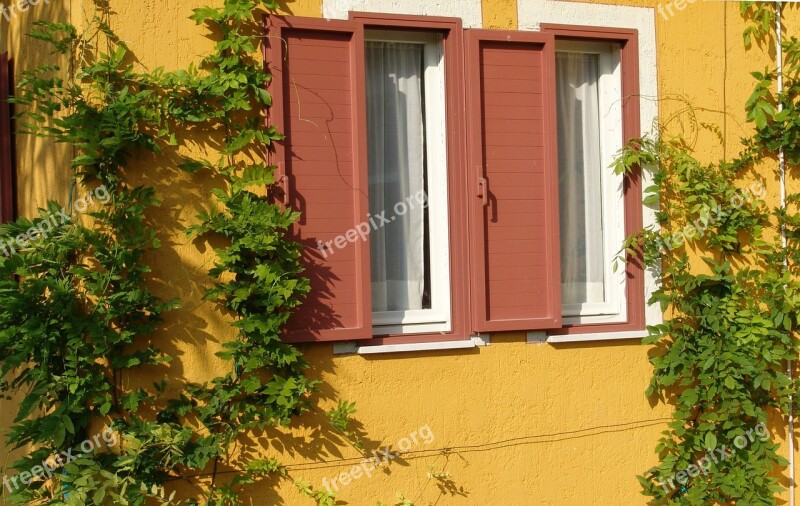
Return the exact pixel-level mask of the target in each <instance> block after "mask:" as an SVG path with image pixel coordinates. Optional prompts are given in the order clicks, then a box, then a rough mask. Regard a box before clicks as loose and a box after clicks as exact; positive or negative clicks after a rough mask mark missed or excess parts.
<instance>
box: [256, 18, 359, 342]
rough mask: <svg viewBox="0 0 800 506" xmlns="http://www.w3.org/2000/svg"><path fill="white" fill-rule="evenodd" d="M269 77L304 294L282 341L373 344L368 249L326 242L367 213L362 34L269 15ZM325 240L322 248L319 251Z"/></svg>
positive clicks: (276, 153)
mask: <svg viewBox="0 0 800 506" xmlns="http://www.w3.org/2000/svg"><path fill="white" fill-rule="evenodd" d="M267 22H268V30H269V37H268V38H267V40H268V49H267V59H268V64H269V69H270V71H271V72H272V74H273V79H272V83H271V86H270V91H271V92H272V94H273V107H272V108H271V110H270V111H269V121H270V123H272V124H274V125H276V126H277V127H278V128H279V130H280V131H281V132H283V133H284V134H285V135H286V138H285V139H284V140H283V141H281V142H278V143H275V145H274V146H273V153H272V158H273V163H276V164H278V166H279V168H280V169H281V170H279V173H278V174H277V178H281V177H286V178H287V179H288V185H286V186H287V187H288V189H289V199H288V200H289V205H290V206H291V207H293V208H295V209H297V210H299V211H301V213H302V216H301V218H300V220H299V222H298V224H296V225H295V227H294V229H293V237H294V239H296V240H298V241H299V242H300V243H302V244H303V246H305V251H304V255H303V261H304V265H305V269H306V270H305V271H304V272H303V275H305V276H307V277H308V278H309V279H310V281H311V293H310V294H309V295H308V298H307V299H306V301H305V302H304V304H303V305H302V306H301V307H300V308H299V310H298V311H297V312H296V313H295V314H294V315H292V318H291V320H290V321H289V324H288V325H287V330H286V340H287V341H288V342H310V341H338V340H350V339H368V338H371V337H372V318H371V309H370V308H371V304H370V284H369V279H370V275H369V243H368V241H362V240H361V239H360V238H359V239H358V240H357V241H356V242H354V243H347V245H346V246H345V247H344V248H342V249H338V248H336V246H334V245H333V241H334V240H335V238H336V237H337V236H339V235H344V234H345V233H346V232H347V231H348V230H350V229H354V228H355V227H356V225H358V224H359V223H361V222H363V221H365V220H366V218H367V214H368V209H369V208H368V202H367V195H368V191H367V188H368V187H367V171H366V165H365V163H366V142H365V141H366V131H365V130H364V128H365V127H364V124H365V121H363V120H361V118H364V117H365V94H364V91H363V84H362V83H363V51H364V49H363V48H364V43H363V30H362V29H360V28H359V27H358V26H357V25H356V24H355V23H351V22H347V21H324V20H315V19H307V18H281V17H277V16H270V17H269V18H268V21H267ZM329 241H330V243H331V248H332V251H331V249H325V250H324V251H321V250H320V249H319V248H318V245H319V244H320V243H321V244H325V243H327V242H329Z"/></svg>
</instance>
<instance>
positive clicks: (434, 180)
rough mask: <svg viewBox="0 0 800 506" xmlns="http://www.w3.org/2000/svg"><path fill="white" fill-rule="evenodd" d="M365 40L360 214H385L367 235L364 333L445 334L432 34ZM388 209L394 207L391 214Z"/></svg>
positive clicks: (437, 55)
mask: <svg viewBox="0 0 800 506" xmlns="http://www.w3.org/2000/svg"><path fill="white" fill-rule="evenodd" d="M366 39H367V40H366V59H365V69H366V90H367V132H368V133H367V153H368V166H369V176H368V179H369V210H370V214H371V215H373V216H375V215H381V214H383V213H386V214H391V213H394V214H392V216H391V218H390V223H388V224H385V225H384V226H382V227H380V228H378V229H376V230H373V231H372V234H371V236H370V248H371V251H370V261H371V264H370V266H371V282H372V322H373V326H374V331H375V334H376V335H381V334H404V333H420V332H430V331H437V332H438V331H441V332H447V331H449V330H450V328H449V325H450V322H449V320H450V281H449V279H450V276H449V261H448V257H449V253H448V251H449V247H448V224H447V150H446V128H447V125H446V121H445V117H446V112H445V100H444V95H445V90H444V86H445V83H444V60H443V57H444V55H443V51H442V36H441V35H440V34H437V33H428V32H398V31H381V30H370V31H367V32H366ZM423 200H424V203H422V204H421V205H419V203H420V202H422V201H423ZM404 202H405V203H408V204H409V205H407V206H406V205H401V204H399V203H404ZM414 203H417V204H418V205H413V204H414ZM396 206H400V207H399V210H400V211H404V212H403V213H402V214H400V213H396V212H395V209H396Z"/></svg>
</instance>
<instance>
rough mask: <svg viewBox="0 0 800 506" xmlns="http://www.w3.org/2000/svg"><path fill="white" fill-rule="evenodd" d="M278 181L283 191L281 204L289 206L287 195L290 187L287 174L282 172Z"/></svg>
mask: <svg viewBox="0 0 800 506" xmlns="http://www.w3.org/2000/svg"><path fill="white" fill-rule="evenodd" d="M278 183H279V184H280V185H281V191H282V192H283V205H284V206H285V207H289V202H290V201H291V199H290V197H289V188H290V181H289V176H288V175H287V174H284V175H283V176H281V179H280V180H279V181H278Z"/></svg>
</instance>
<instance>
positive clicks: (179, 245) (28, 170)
mask: <svg viewBox="0 0 800 506" xmlns="http://www.w3.org/2000/svg"><path fill="white" fill-rule="evenodd" d="M452 1H457V0H452ZM525 1H534V0H525ZM537 1H538V0H537ZM206 3H208V4H211V5H217V4H219V3H221V0H207V1H204V2H198V1H197V0H137V1H131V0H111V6H112V9H113V11H114V15H113V17H112V26H113V28H114V29H115V30H116V31H117V32H118V33H119V34H120V36H121V37H122V39H123V40H125V41H127V42H128V44H129V46H130V48H131V49H132V51H133V52H134V53H135V54H136V56H137V58H138V61H139V62H140V63H141V64H142V65H144V66H146V67H147V68H150V69H152V68H155V67H158V66H163V67H165V68H166V69H170V70H171V69H177V68H182V67H185V66H187V65H188V64H189V63H191V62H196V61H197V60H198V59H199V55H201V54H203V53H205V52H207V51H208V50H209V49H210V48H211V41H209V40H208V39H206V38H205V30H204V29H203V28H202V27H197V26H195V24H194V22H192V21H190V20H189V19H187V16H188V15H189V14H190V13H191V9H192V8H194V7H198V6H200V5H203V4H206ZM604 3H605V2H604ZM618 3H619V4H624V5H637V6H650V7H654V6H656V5H657V3H655V2H653V1H638V0H620V1H619V2H618ZM89 6H90V2H88V1H86V0H83V1H81V0H69V1H56V0H51V2H50V3H49V4H48V5H45V4H40V5H39V6H38V7H36V8H32V9H31V10H30V11H29V12H27V13H24V14H21V15H20V16H19V17H18V18H16V19H14V20H13V21H12V22H11V23H5V22H4V21H2V20H0V23H2V24H0V46H2V47H3V48H5V49H9V50H10V51H11V52H12V55H13V56H14V57H15V58H16V61H17V72H20V71H22V70H24V69H26V68H30V67H32V66H35V65H37V64H40V63H42V62H43V61H44V60H45V58H47V53H46V49H45V47H44V46H43V45H42V44H40V43H38V42H36V41H32V40H30V39H27V38H24V36H23V34H24V33H25V32H26V31H27V30H28V29H29V28H30V22H31V21H32V20H35V19H48V20H63V19H68V20H71V21H72V22H73V23H75V24H76V25H78V26H80V25H81V24H82V23H83V22H84V21H85V19H86V15H87V14H86V13H89V12H91V10H90V9H89ZM482 6H483V21H484V23H485V25H486V26H487V27H491V28H514V27H516V26H517V15H516V2H515V0H483V2H482ZM565 8H569V6H568V5H565ZM737 9H738V6H737V5H736V4H733V3H721V2H702V1H697V2H696V3H694V4H689V5H688V6H687V7H686V9H685V10H683V11H676V13H675V15H674V16H672V17H671V18H669V19H663V18H662V17H661V16H660V15H659V14H658V12H656V13H655V16H656V28H657V39H658V40H657V43H658V80H659V86H658V89H659V97H660V99H661V101H660V103H659V107H660V114H661V117H662V118H663V119H664V120H665V121H667V123H668V125H669V127H670V129H671V131H672V132H677V131H679V130H682V131H683V132H684V133H685V134H686V135H687V136H691V137H692V138H694V137H695V135H696V141H695V142H696V146H697V149H698V152H699V153H703V154H704V156H706V157H708V160H711V159H712V157H718V156H728V157H730V156H731V155H732V154H733V153H734V152H735V149H736V146H737V145H738V141H737V139H738V137H739V136H740V135H742V134H744V132H746V130H747V125H746V124H745V122H744V115H743V112H742V104H743V103H744V101H745V100H746V99H747V97H748V95H749V93H750V90H751V86H752V81H751V79H750V77H749V72H750V71H751V70H754V69H760V68H763V67H764V65H765V64H767V60H766V58H765V57H764V56H763V54H762V52H761V51H759V50H756V49H754V50H751V51H747V52H745V51H744V49H743V48H742V42H741V32H742V30H743V28H744V24H743V22H742V20H741V18H740V16H739V14H738V10H737ZM284 10H285V11H286V12H291V13H293V14H295V15H307V16H315V17H319V16H321V12H322V8H321V0H299V1H296V2H289V3H288V4H285V6H284ZM797 21H798V19H797V16H796V15H793V14H790V15H789V19H788V22H789V23H790V26H797ZM726 58H727V65H725V61H726ZM641 64H642V65H647V64H648V62H641ZM679 97H685V98H686V99H687V100H688V101H689V102H690V103H692V104H693V105H694V106H695V107H696V108H699V109H700V110H699V111H698V112H697V119H696V122H695V123H694V126H692V125H693V124H692V122H691V121H690V120H689V118H690V116H689V115H688V114H687V111H686V110H685V107H684V105H683V102H682V101H681V100H679ZM655 99H656V97H643V100H655ZM725 118H727V119H725ZM723 119H724V122H723ZM703 122H708V123H717V124H720V125H721V126H722V127H723V128H724V132H725V133H726V134H727V137H728V139H729V140H728V143H727V150H726V151H725V152H724V153H723V150H722V149H721V148H719V142H718V141H717V140H716V139H715V137H714V135H713V134H712V133H708V132H704V131H702V129H700V131H698V128H697V125H699V124H700V123H703ZM17 142H18V144H17V149H18V154H19V171H20V174H19V190H20V202H21V206H20V207H21V212H22V213H23V214H28V215H29V214H30V213H31V212H32V211H33V209H34V208H35V207H37V206H40V205H42V204H43V202H44V201H45V200H46V199H48V198H55V199H61V200H63V199H64V197H65V195H66V192H67V182H68V179H69V171H68V169H67V167H68V165H67V163H66V159H65V155H66V154H67V153H68V151H67V150H68V148H67V147H64V146H53V145H52V144H51V143H47V142H43V141H41V140H35V139H31V138H29V137H20V138H19V139H18V141H17ZM140 163H141V165H140V166H141V169H142V170H141V171H138V174H140V175H141V177H140V179H139V180H138V181H136V182H137V183H142V184H149V185H153V186H154V187H155V188H156V191H157V193H158V195H159V197H160V198H161V199H162V200H163V204H162V209H161V210H160V211H158V212H155V213H153V219H154V220H155V221H156V222H157V223H158V225H159V227H160V234H161V239H162V243H163V248H162V249H161V250H160V252H159V253H157V254H156V255H154V256H153V258H152V262H153V265H154V275H155V277H156V280H157V282H156V284H155V285H154V286H155V287H156V289H157V293H158V294H159V295H161V296H162V297H163V298H165V299H168V298H171V297H176V296H177V297H180V298H181V299H183V308H182V309H180V310H177V311H175V312H173V313H170V314H168V315H167V321H166V325H165V328H164V329H163V330H162V331H161V332H160V333H159V334H158V335H157V336H156V337H155V338H154V341H156V342H157V344H158V346H159V347H161V348H163V349H165V351H167V352H168V353H171V354H172V355H173V356H174V357H175V361H174V362H173V363H172V365H171V369H172V370H171V373H172V374H174V375H176V376H177V377H181V378H185V379H187V380H191V381H202V380H205V379H209V378H210V377H212V376H214V375H217V374H222V373H224V372H225V367H226V365H225V364H224V363H222V362H220V361H219V360H218V359H217V358H216V357H215V355H214V353H215V352H216V351H218V350H219V345H220V342H222V341H224V340H226V339H229V338H230V337H231V335H232V333H231V331H230V328H229V326H228V321H227V320H226V318H225V317H223V315H221V314H220V313H219V312H218V311H217V310H216V308H215V307H214V306H213V305H212V304H210V303H208V302H205V301H202V300H201V295H202V293H203V288H204V287H206V286H208V284H209V279H208V278H207V277H206V275H205V271H206V270H207V269H208V268H209V266H210V265H211V262H212V261H213V258H214V257H213V255H212V253H211V249H210V246H209V245H208V244H207V243H204V242H196V241H188V240H187V239H186V238H185V236H184V232H183V230H184V228H185V227H186V226H188V225H189V224H192V223H194V221H195V218H194V216H195V214H196V208H197V207H198V206H200V205H202V204H203V203H204V202H205V201H206V200H207V196H208V194H209V189H210V188H211V185H210V182H209V181H203V180H200V179H198V177H197V176H186V175H183V174H181V173H180V172H179V171H177V170H175V169H174V164H172V165H171V164H170V163H169V162H168V161H165V160H163V159H159V160H158V161H153V160H150V159H145V160H141V161H140ZM765 170H767V171H769V170H771V169H769V168H768V169H765ZM769 174H770V175H771V176H770V178H769V181H768V183H769V184H768V190H769V192H770V195H772V196H774V195H777V183H776V179H775V178H774V177H772V174H773V172H769ZM794 189H795V190H797V188H794ZM773 202H774V200H773ZM304 350H306V352H307V356H308V358H309V360H310V362H311V364H312V367H313V374H314V375H315V376H317V377H319V378H321V379H323V380H324V381H325V382H326V384H327V385H329V387H326V388H327V389H326V391H325V392H324V393H325V394H326V397H327V398H332V397H334V396H337V397H341V398H344V399H347V400H350V401H354V402H356V403H357V405H358V410H359V411H358V415H357V418H358V420H359V421H360V422H361V424H362V426H363V430H364V432H365V434H366V436H367V439H368V440H371V441H378V442H383V443H384V444H392V445H396V444H397V442H398V441H399V440H400V439H401V438H403V437H406V436H410V435H411V433H412V432H414V431H417V430H418V429H419V428H420V427H423V426H428V427H429V428H430V430H431V431H432V433H433V434H434V441H433V442H432V443H431V444H428V445H425V444H419V445H417V446H414V447H412V448H411V450H412V451H414V450H445V449H447V448H452V447H461V448H462V449H461V450H455V451H453V452H451V453H440V454H437V453H436V452H431V454H424V455H427V456H423V457H421V458H416V459H406V460H405V461H397V462H396V463H394V464H393V465H392V466H391V467H390V468H389V469H388V470H387V471H381V472H376V473H375V474H374V475H373V476H372V477H370V478H367V477H363V478H360V479H358V480H356V481H355V482H353V483H352V484H350V485H348V486H346V487H344V488H343V489H342V490H341V492H340V498H341V499H342V500H343V501H346V503H347V504H352V505H357V506H360V505H369V506H374V505H375V504H376V501H377V500H383V501H384V502H387V503H389V501H391V500H393V499H394V498H395V497H396V493H397V492H398V491H400V492H402V493H403V494H405V495H406V496H407V497H409V498H411V499H415V500H416V504H417V505H428V504H436V505H438V506H445V505H465V506H466V505H470V506H471V505H479V506H480V505H503V506H504V505H568V506H573V505H583V504H587V505H601V506H604V505H610V506H612V505H613V506H616V505H622V506H626V505H643V504H645V498H644V497H643V496H641V495H640V492H639V491H640V487H639V485H638V483H637V481H636V479H635V476H636V474H638V473H641V472H643V471H645V470H646V469H647V468H648V467H650V466H651V465H653V464H655V463H656V456H655V454H654V452H653V448H654V447H655V444H656V442H657V439H658V437H659V433H660V432H661V430H663V428H664V425H665V421H664V420H665V418H666V417H668V416H669V412H670V410H669V408H667V407H664V406H663V405H651V404H650V402H649V401H648V400H647V399H646V398H645V397H644V390H645V388H646V386H647V383H648V381H649V378H650V375H651V367H650V365H649V363H648V361H647V356H648V352H649V351H650V350H649V348H648V347H645V346H642V345H640V344H638V343H637V342H635V341H624V342H602V343H585V344H570V345H548V344H526V343H525V336H524V335H522V334H506V335H493V336H492V342H491V345H490V346H488V347H485V348H479V349H474V350H466V351H446V352H445V351H440V352H416V353H403V354H391V355H382V356H372V357H369V358H368V357H364V356H334V355H333V353H332V347H331V345H307V346H304ZM154 379H157V378H152V377H147V378H144V377H136V378H126V381H127V382H129V384H130V385H135V384H137V382H150V381H152V380H154ZM10 414H11V410H10V409H5V408H4V409H0V424H3V425H4V426H7V425H8V423H9V422H10V420H9V418H10V416H9V415H10ZM317 423H318V421H317ZM312 425H313V424H312ZM770 429H771V431H772V432H773V433H775V434H778V435H779V436H784V435H785V430H784V429H783V428H782V427H780V426H773V427H771V428H770ZM255 439H256V441H257V442H258V444H261V445H263V446H264V447H265V448H264V451H265V452H266V453H268V454H270V455H280V456H281V459H282V461H283V462H284V463H287V464H304V463H305V464H308V465H306V466H300V467H299V468H297V467H295V468H293V469H292V471H291V475H292V476H293V477H296V478H300V477H302V478H305V479H307V480H309V481H311V482H312V483H313V484H314V485H315V486H317V487H319V486H321V484H322V481H323V479H328V480H330V479H331V478H333V477H335V476H337V474H338V473H340V472H342V471H347V470H349V469H350V466H352V464H353V462H348V463H346V464H341V465H338V464H335V463H334V464H326V465H325V466H326V467H323V468H313V469H312V467H314V465H313V462H315V461H322V460H325V461H331V460H335V459H339V458H357V457H358V453H357V452H356V451H355V450H353V449H352V448H350V447H348V446H347V445H344V444H334V445H330V444H326V443H325V442H324V441H323V438H320V437H319V436H318V435H316V434H313V433H311V432H310V431H298V432H296V433H293V434H292V436H291V438H289V437H284V438H282V439H281V441H282V443H283V445H285V446H283V447H281V446H279V445H278V444H277V443H276V442H275V440H274V439H270V440H271V441H272V446H268V444H269V443H268V442H267V438H255ZM300 443H302V444H300ZM284 448H289V450H285V449H284ZM356 462H357V461H356ZM431 467H433V468H435V469H436V470H441V469H442V468H445V470H446V471H447V472H449V473H450V474H451V475H452V484H451V485H452V487H451V488H449V489H448V488H446V489H445V492H442V491H440V489H439V488H437V486H436V484H435V483H432V482H430V481H429V480H428V477H427V476H426V473H428V472H429V471H430V470H431ZM3 472H5V471H3ZM196 482H199V483H202V482H203V481H202V480H196ZM192 486H193V484H192V483H182V484H180V485H179V489H181V490H187V489H189V488H190V487H192ZM278 491H279V493H280V494H279V495H280V497H279V496H276V495H273V492H272V489H271V487H268V486H256V487H254V488H253V489H251V490H249V491H248V492H249V494H248V497H247V501H246V502H245V504H253V505H271V504H285V505H290V506H294V505H304V504H311V502H310V501H309V500H308V499H304V498H302V497H301V496H300V495H299V494H298V493H297V492H296V491H295V490H294V489H293V488H292V487H291V485H289V484H288V483H286V482H283V483H282V484H281V485H280V486H279V488H278ZM451 491H452V492H454V493H452V494H451Z"/></svg>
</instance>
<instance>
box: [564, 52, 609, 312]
mask: <svg viewBox="0 0 800 506" xmlns="http://www.w3.org/2000/svg"><path fill="white" fill-rule="evenodd" d="M597 78H598V55H593V54H583V53H561V52H559V53H557V54H556V86H557V91H556V98H557V100H558V103H557V110H558V163H559V178H558V181H559V199H560V206H559V210H560V214H561V215H560V219H561V259H562V260H561V296H562V302H563V304H584V303H597V302H604V300H605V294H604V271H605V269H604V264H605V260H604V257H605V255H604V252H603V213H602V204H603V203H602V186H601V171H602V170H604V169H605V168H604V167H602V162H601V160H600V111H599V105H598V86H597Z"/></svg>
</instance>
